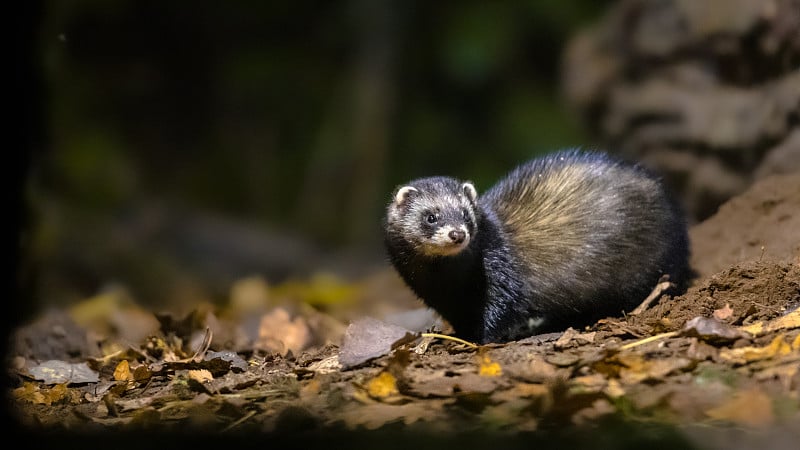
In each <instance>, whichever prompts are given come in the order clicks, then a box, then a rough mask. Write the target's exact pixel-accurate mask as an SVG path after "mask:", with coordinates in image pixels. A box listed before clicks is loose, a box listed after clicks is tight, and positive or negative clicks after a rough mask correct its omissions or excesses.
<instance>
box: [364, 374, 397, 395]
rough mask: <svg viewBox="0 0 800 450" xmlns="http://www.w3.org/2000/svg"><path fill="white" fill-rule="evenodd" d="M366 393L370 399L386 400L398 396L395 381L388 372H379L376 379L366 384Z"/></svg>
mask: <svg viewBox="0 0 800 450" xmlns="http://www.w3.org/2000/svg"><path fill="white" fill-rule="evenodd" d="M367 393H368V394H369V396H370V397H372V398H377V399H381V398H386V397H389V396H391V395H397V394H399V391H398V390H397V379H396V378H395V377H394V375H392V374H390V373H389V372H381V373H380V375H378V376H377V377H375V378H373V379H371V380H369V382H368V383H367Z"/></svg>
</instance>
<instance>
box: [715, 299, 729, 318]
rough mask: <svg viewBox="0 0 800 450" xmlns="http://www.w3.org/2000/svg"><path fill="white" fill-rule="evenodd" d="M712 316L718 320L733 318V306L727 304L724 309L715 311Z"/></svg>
mask: <svg viewBox="0 0 800 450" xmlns="http://www.w3.org/2000/svg"><path fill="white" fill-rule="evenodd" d="M712 315H713V316H714V318H715V319H717V320H727V319H730V318H731V316H733V309H732V308H731V305H729V304H727V303H725V306H723V307H722V308H720V309H717V310H714V313H713V314H712Z"/></svg>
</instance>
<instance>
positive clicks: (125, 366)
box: [114, 359, 133, 381]
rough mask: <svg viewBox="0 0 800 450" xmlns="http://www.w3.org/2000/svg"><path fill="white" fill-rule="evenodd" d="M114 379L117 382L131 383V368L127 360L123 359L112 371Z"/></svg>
mask: <svg viewBox="0 0 800 450" xmlns="http://www.w3.org/2000/svg"><path fill="white" fill-rule="evenodd" d="M114 379H115V380H117V381H133V374H132V373H131V366H130V364H129V363H128V360H127V359H123V360H122V361H120V362H119V364H117V368H116V369H114Z"/></svg>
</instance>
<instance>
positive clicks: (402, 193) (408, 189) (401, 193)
mask: <svg viewBox="0 0 800 450" xmlns="http://www.w3.org/2000/svg"><path fill="white" fill-rule="evenodd" d="M412 192H418V191H417V188H415V187H414V186H403V187H401V188H400V189H399V190H398V191H397V195H395V196H394V202H395V203H396V204H398V205H402V204H403V202H404V201H406V198H407V197H408V194H410V193H412Z"/></svg>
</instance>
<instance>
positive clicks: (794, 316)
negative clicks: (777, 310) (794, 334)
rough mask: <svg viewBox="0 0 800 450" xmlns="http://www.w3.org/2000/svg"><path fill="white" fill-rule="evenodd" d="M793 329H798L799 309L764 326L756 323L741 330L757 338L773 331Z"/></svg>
mask: <svg viewBox="0 0 800 450" xmlns="http://www.w3.org/2000/svg"><path fill="white" fill-rule="evenodd" d="M795 328H800V308H798V309H795V310H794V311H792V312H790V313H789V314H786V315H785V316H781V317H778V318H777V319H774V320H771V321H769V322H767V323H766V324H764V323H762V322H757V323H754V324H752V325H748V326H746V327H741V330H743V331H746V332H748V333H750V334H752V335H754V336H758V335H760V334H764V333H770V332H773V331H780V330H793V329H795Z"/></svg>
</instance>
